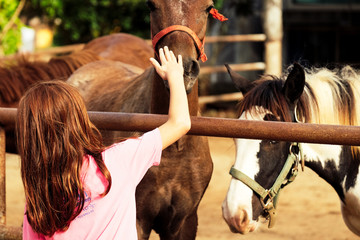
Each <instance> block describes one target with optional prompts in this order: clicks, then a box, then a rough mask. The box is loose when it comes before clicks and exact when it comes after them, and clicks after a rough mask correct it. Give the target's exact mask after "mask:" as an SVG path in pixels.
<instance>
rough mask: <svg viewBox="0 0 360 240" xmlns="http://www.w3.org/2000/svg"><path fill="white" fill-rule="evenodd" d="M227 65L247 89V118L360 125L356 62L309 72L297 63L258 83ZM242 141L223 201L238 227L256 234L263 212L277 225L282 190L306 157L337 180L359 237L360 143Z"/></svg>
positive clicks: (234, 228) (348, 221) (242, 116)
mask: <svg viewBox="0 0 360 240" xmlns="http://www.w3.org/2000/svg"><path fill="white" fill-rule="evenodd" d="M228 70H229V73H230V75H231V77H232V79H233V81H234V82H235V83H237V85H238V87H239V89H240V90H241V91H243V92H244V94H245V95H244V98H243V100H241V101H240V103H239V107H240V109H239V116H240V119H247V120H259V121H286V122H289V121H293V122H304V123H320V124H338V125H359V121H360V74H359V72H357V71H356V70H354V69H353V68H351V67H349V66H346V67H344V68H341V69H335V70H329V69H326V68H318V69H316V68H313V69H305V70H304V69H303V68H302V66H300V65H299V64H294V65H293V66H292V69H291V71H289V73H288V74H287V73H286V74H284V76H282V77H281V78H277V77H274V76H265V77H263V78H261V79H260V80H257V81H255V82H252V83H250V82H248V81H246V80H245V79H244V78H242V77H241V76H239V75H238V74H236V73H235V72H233V71H231V69H230V68H229V67H228ZM235 142H236V148H237V149H236V160H235V163H234V166H233V168H232V169H231V171H230V173H231V175H232V176H233V178H232V180H231V183H230V187H229V190H228V193H227V196H226V199H225V201H224V202H223V217H224V219H225V220H226V222H227V223H228V225H229V227H230V229H231V230H232V231H233V232H236V233H243V234H244V233H247V232H251V231H254V230H255V229H256V227H257V225H258V224H259V223H258V220H259V217H265V218H267V219H268V220H269V226H271V225H273V220H274V219H273V216H274V215H275V210H276V209H275V207H276V198H277V194H278V192H279V191H280V189H281V188H282V187H284V185H286V184H287V183H289V182H291V181H292V180H293V177H294V173H296V166H297V164H298V162H301V161H304V163H305V166H307V167H309V168H310V169H312V170H313V171H315V172H316V173H317V174H318V175H319V176H320V177H321V178H323V179H324V180H325V181H327V182H328V183H329V184H331V186H332V187H333V188H334V190H335V191H336V192H337V194H338V196H339V198H340V201H341V210H342V216H343V219H344V222H345V223H346V225H347V226H348V228H349V229H350V230H351V231H352V232H354V233H355V234H357V235H360V176H359V165H360V155H359V153H360V152H359V150H360V149H359V147H354V146H339V145H324V144H309V143H291V142H282V141H269V140H248V139H236V140H235ZM279 175H280V176H282V177H279V178H278V176H279ZM314 204H316V201H314Z"/></svg>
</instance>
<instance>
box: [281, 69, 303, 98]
mask: <svg viewBox="0 0 360 240" xmlns="http://www.w3.org/2000/svg"><path fill="white" fill-rule="evenodd" d="M304 87H305V71H304V69H303V68H302V66H301V65H300V64H298V63H294V66H293V69H292V70H291V72H290V73H289V75H288V77H287V79H286V81H285V84H284V87H283V89H282V91H283V93H284V95H285V96H286V98H287V100H288V101H289V103H291V104H294V103H295V102H296V101H297V100H298V99H299V98H300V96H301V94H302V93H303V91H304Z"/></svg>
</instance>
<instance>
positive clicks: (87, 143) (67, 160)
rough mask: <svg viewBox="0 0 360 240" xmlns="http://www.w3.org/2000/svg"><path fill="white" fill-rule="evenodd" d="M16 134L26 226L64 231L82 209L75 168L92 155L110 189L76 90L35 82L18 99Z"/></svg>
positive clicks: (79, 179) (49, 231)
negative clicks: (24, 199) (24, 198)
mask: <svg viewBox="0 0 360 240" xmlns="http://www.w3.org/2000/svg"><path fill="white" fill-rule="evenodd" d="M16 134H17V144H18V150H19V154H20V157H21V177H22V180H23V184H24V189H25V196H26V207H27V211H26V215H27V219H28V221H29V224H30V225H31V227H32V229H33V230H34V231H35V232H37V233H41V234H43V235H46V236H52V235H53V234H54V233H55V232H56V231H65V230H66V229H68V227H69V225H70V222H71V221H72V220H73V219H75V218H76V217H77V216H78V215H79V214H80V212H81V211H82V209H83V207H84V201H85V194H84V185H83V182H82V179H83V177H84V176H81V169H82V165H83V161H84V159H86V155H91V156H93V157H94V159H95V161H96V163H97V165H98V167H99V169H100V171H101V173H102V174H103V176H104V177H105V179H106V180H107V182H108V185H107V188H106V189H105V191H104V193H102V196H105V195H106V194H107V193H108V192H109V190H110V187H111V176H110V173H109V171H108V169H107V168H106V166H105V164H104V161H103V159H102V155H101V152H102V151H103V150H104V147H103V144H102V138H101V135H100V133H99V131H98V130H97V128H96V127H95V126H94V125H93V124H92V123H91V122H90V120H89V117H88V114H87V111H86V107H85V104H84V102H83V99H82V97H81V96H80V94H79V93H78V91H77V90H76V89H75V88H73V87H71V86H70V85H68V84H66V83H64V82H62V81H48V82H40V83H37V84H35V85H34V86H33V87H32V88H31V89H29V90H28V91H27V92H26V93H25V95H24V96H23V98H22V99H21V101H20V103H19V108H18V113H17V119H16Z"/></svg>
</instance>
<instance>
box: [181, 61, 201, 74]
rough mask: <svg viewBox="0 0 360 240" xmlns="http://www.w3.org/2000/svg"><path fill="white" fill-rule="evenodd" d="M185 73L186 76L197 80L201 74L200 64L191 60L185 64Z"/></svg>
mask: <svg viewBox="0 0 360 240" xmlns="http://www.w3.org/2000/svg"><path fill="white" fill-rule="evenodd" d="M184 73H185V75H186V76H189V77H191V78H196V77H197V76H199V73H200V64H199V62H198V61H196V60H193V59H189V60H187V61H185V62H184Z"/></svg>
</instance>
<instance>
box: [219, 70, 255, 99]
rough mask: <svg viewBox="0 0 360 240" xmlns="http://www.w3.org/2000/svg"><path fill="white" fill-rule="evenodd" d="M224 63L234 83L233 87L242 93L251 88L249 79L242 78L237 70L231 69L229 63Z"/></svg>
mask: <svg viewBox="0 0 360 240" xmlns="http://www.w3.org/2000/svg"><path fill="white" fill-rule="evenodd" d="M224 65H225V67H226V69H227V71H228V73H229V75H230V78H231V80H232V81H233V83H234V84H235V87H236V88H237V90H239V91H240V92H242V93H243V94H245V93H247V92H248V91H249V90H250V89H251V88H252V84H251V81H250V80H248V79H246V78H244V77H243V76H241V75H240V74H238V73H237V72H235V71H233V70H232V69H231V67H230V66H229V64H227V63H225V64H224Z"/></svg>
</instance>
